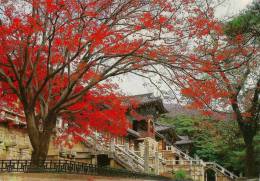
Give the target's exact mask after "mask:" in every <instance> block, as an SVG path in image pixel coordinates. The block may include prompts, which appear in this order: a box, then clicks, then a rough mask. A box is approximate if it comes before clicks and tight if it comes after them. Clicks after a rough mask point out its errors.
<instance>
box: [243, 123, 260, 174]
mask: <svg viewBox="0 0 260 181" xmlns="http://www.w3.org/2000/svg"><path fill="white" fill-rule="evenodd" d="M250 128H251V127H250V126H248V125H247V126H243V129H242V133H243V138H244V142H245V146H246V155H245V176H246V177H247V178H254V177H257V173H256V157H255V150H254V144H253V140H254V136H255V134H254V131H253V130H252V129H250Z"/></svg>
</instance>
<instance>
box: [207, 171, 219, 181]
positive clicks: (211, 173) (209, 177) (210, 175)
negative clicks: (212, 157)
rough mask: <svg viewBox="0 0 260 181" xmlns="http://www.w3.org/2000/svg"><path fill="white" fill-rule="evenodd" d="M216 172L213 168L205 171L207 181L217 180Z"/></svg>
mask: <svg viewBox="0 0 260 181" xmlns="http://www.w3.org/2000/svg"><path fill="white" fill-rule="evenodd" d="M215 174H216V172H215V171H214V170H212V169H207V170H206V171H205V181H216V176H215Z"/></svg>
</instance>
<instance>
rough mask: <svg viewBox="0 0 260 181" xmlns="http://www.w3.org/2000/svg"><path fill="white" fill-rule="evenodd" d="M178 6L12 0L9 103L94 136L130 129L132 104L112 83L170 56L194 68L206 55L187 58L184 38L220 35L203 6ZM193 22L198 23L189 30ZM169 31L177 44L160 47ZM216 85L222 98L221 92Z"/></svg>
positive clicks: (6, 47)
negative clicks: (128, 114) (128, 116)
mask: <svg viewBox="0 0 260 181" xmlns="http://www.w3.org/2000/svg"><path fill="white" fill-rule="evenodd" d="M175 3H177V4H178V9H176V4H175ZM175 3H173V2H168V1H166V0H155V1H151V3H147V4H144V2H143V1H142V0H136V1H131V2H125V1H113V0H110V1H107V0H101V1H95V2H94V1H93V2H92V1H75V0H68V1H64V0H58V1H53V0H42V1H20V2H19V4H16V5H14V4H13V3H12V1H11V0H10V1H9V0H6V1H5V2H4V3H3V4H1V6H2V8H1V9H3V13H1V17H0V19H1V26H0V54H1V56H0V81H1V85H0V94H1V101H2V102H5V106H8V107H11V108H13V109H17V111H20V112H22V111H23V112H24V113H25V115H26V117H27V116H28V115H29V114H33V115H34V116H35V117H36V116H39V117H40V118H41V120H42V122H43V123H44V122H48V120H47V118H49V116H53V115H54V117H62V118H63V119H64V120H65V121H66V122H68V124H69V125H70V127H69V130H68V132H75V133H79V134H89V130H90V128H91V129H92V128H93V129H96V130H98V131H107V132H111V133H112V134H116V135H123V134H125V131H126V128H127V127H128V122H127V120H126V117H125V113H126V110H127V107H126V106H124V104H122V100H123V97H122V96H120V95H119V94H118V93H115V92H116V91H115V86H114V84H111V83H109V82H106V80H107V79H108V78H109V77H113V76H116V75H121V74H123V73H127V72H131V71H134V70H143V69H145V68H146V67H148V66H149V65H151V64H152V65H154V64H158V63H159V61H158V63H155V62H156V60H160V62H161V59H162V58H163V59H164V60H165V61H164V62H163V63H165V64H176V65H178V66H180V67H181V68H186V67H190V65H191V62H192V61H193V62H198V61H199V62H200V61H201V60H200V59H199V58H196V59H193V60H192V61H187V62H186V61H183V60H182V59H181V58H180V57H190V55H189V53H188V51H187V50H188V49H187V47H186V46H187V43H185V42H184V41H185V40H187V39H186V38H184V37H188V35H190V36H189V38H190V39H191V38H193V37H194V38H195V39H197V38H198V37H201V36H204V35H206V34H209V33H210V31H209V28H213V29H214V30H215V31H217V32H219V29H220V28H219V27H218V25H217V24H216V23H210V21H208V20H207V19H205V17H203V16H201V12H202V11H200V10H199V9H197V10H196V11H193V10H192V9H193V8H194V7H195V6H196V4H194V1H193V0H185V1H176V2H175ZM21 6H23V8H19V7H21ZM147 10H149V11H147ZM184 11H185V12H184ZM180 14H182V15H181V16H179V15H180ZM188 19H189V21H188ZM188 22H189V23H190V24H192V25H194V26H195V27H194V28H192V29H189V28H190V27H189V26H186V25H187V24H188ZM169 35H170V36H171V37H174V41H173V43H172V44H169V46H168V44H160V43H161V42H162V39H163V40H166V39H167V36H169ZM159 45H160V46H159ZM172 45H174V46H172ZM183 54H185V56H182V55H183ZM186 54H187V55H186ZM173 55H174V56H173ZM151 59H152V60H151ZM177 61H180V62H177ZM205 67H207V68H204V69H205V70H206V69H209V68H208V65H207V66H205ZM145 70H146V69H145ZM203 86H204V87H210V83H206V84H205V85H203ZM213 88H214V89H213V90H212V93H213V94H214V96H216V94H217V95H218V94H220V92H219V91H217V90H216V89H217V88H216V87H214V86H213ZM198 91H201V90H198ZM187 93H188V94H191V95H193V94H196V93H194V92H189V91H188V92H187ZM214 96H213V97H214ZM17 103H18V104H19V105H17ZM27 124H31V123H29V122H28V117H27ZM36 124H38V123H36ZM44 125H45V124H44ZM36 131H39V130H36ZM29 136H31V137H32V136H33V134H32V132H30V131H29Z"/></svg>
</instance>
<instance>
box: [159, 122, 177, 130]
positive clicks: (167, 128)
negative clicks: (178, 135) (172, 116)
mask: <svg viewBox="0 0 260 181" xmlns="http://www.w3.org/2000/svg"><path fill="white" fill-rule="evenodd" d="M169 129H175V128H174V127H173V126H168V125H164V124H159V123H155V130H156V131H157V132H162V131H165V130H169Z"/></svg>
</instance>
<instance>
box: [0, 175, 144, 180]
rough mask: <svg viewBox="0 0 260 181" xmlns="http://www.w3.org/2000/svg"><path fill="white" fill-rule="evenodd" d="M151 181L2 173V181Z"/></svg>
mask: <svg viewBox="0 0 260 181" xmlns="http://www.w3.org/2000/svg"><path fill="white" fill-rule="evenodd" d="M69 180H70V181H109V180H117V181H149V180H142V179H127V178H118V177H99V176H89V175H76V174H49V173H46V174H43V173H41V174H38V173H37V174H36V173H29V174H27V173H10V174H8V173H2V174H1V173H0V181H69Z"/></svg>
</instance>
